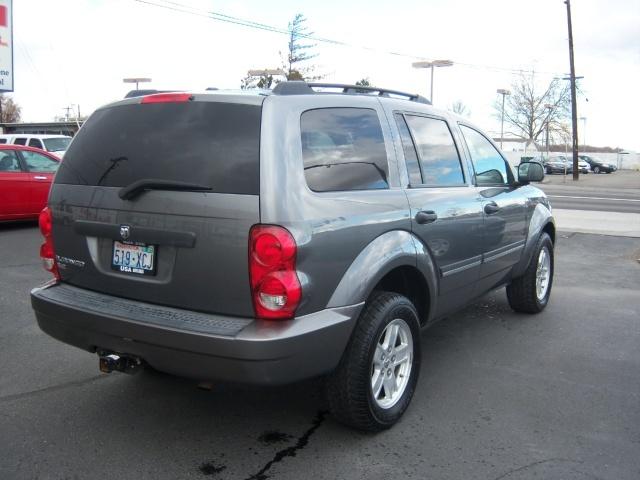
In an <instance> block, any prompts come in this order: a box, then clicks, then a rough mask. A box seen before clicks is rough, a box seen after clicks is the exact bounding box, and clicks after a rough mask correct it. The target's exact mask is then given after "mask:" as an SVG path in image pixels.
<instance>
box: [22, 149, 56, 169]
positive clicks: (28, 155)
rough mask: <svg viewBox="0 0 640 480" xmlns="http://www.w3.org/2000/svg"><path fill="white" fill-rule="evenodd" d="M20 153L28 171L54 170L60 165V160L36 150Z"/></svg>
mask: <svg viewBox="0 0 640 480" xmlns="http://www.w3.org/2000/svg"><path fill="white" fill-rule="evenodd" d="M20 153H21V155H22V158H23V159H24V161H25V163H26V164H27V169H28V170H29V171H30V172H55V171H56V170H58V167H59V166H60V162H57V161H55V160H51V159H50V158H48V157H45V156H44V155H40V154H39V153H36V152H28V151H22V152H20Z"/></svg>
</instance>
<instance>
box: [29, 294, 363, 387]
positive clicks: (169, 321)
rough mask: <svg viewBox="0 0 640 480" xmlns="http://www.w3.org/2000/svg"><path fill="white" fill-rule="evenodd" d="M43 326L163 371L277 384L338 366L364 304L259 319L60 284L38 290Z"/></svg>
mask: <svg viewBox="0 0 640 480" xmlns="http://www.w3.org/2000/svg"><path fill="white" fill-rule="evenodd" d="M31 304H32V306H33V309H34V311H35V314H36V318H37V321H38V325H39V326H40V328H41V329H42V330H43V331H44V332H46V333H47V334H49V335H51V336H52V337H54V338H56V339H58V340H60V341H62V342H65V343H68V344H70V345H74V346H76V347H79V348H82V349H84V350H87V351H89V352H95V351H96V350H98V349H104V350H110V351H114V352H118V353H124V354H131V355H136V356H139V357H141V358H143V359H144V360H145V361H146V362H147V363H148V364H150V365H151V366H152V367H154V368H156V369H157V370H160V371H164V372H167V373H172V374H174V375H180V376H184V377H190V378H195V379H198V380H223V381H231V382H240V383H251V384H261V385H276V384H285V383H290V382H294V381H297V380H302V379H304V378H310V377H314V376H318V375H322V374H324V373H328V372H330V371H331V370H333V369H334V368H335V367H336V366H337V364H338V362H339V361H340V358H341V356H342V353H343V351H344V349H345V348H346V345H347V342H348V340H349V337H350V336H351V332H352V330H353V327H354V325H355V320H356V319H357V317H358V314H359V313H360V309H361V308H362V304H358V305H351V306H347V307H339V308H332V309H326V310H322V311H319V312H316V313H312V314H309V315H305V316H302V317H298V318H296V319H294V320H289V321H260V320H254V319H243V318H236V317H226V316H221V315H209V314H201V313H197V312H190V311H187V310H179V309H175V308H169V307H163V306H159V305H153V304H148V303H143V302H137V301H133V300H126V299H122V298H119V297H112V296H109V295H104V294H101V293H97V292H93V291H89V290H85V289H81V288H77V287H73V286H70V285H67V284H63V283H59V284H53V285H45V286H43V287H40V288H36V289H34V290H32V291H31Z"/></svg>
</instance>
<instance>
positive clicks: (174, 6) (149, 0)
mask: <svg viewBox="0 0 640 480" xmlns="http://www.w3.org/2000/svg"><path fill="white" fill-rule="evenodd" d="M133 1H134V2H137V3H141V4H145V5H148V6H153V7H159V8H164V9H167V10H172V11H175V12H180V13H186V14H188V15H194V16H198V17H202V18H208V19H210V20H216V21H218V22H224V23H230V24H233V25H239V26H242V27H247V28H253V29H256V30H262V31H267V32H271V33H277V34H282V35H287V36H288V35H290V34H291V32H290V31H289V30H288V29H284V28H279V27H274V26H272V25H268V24H265V23H260V22H254V21H252V20H247V19H243V18H240V17H234V16H232V15H226V14H224V13H221V12H216V11H210V10H201V9H198V8H195V7H192V6H190V5H185V4H183V3H179V2H174V1H170V0H164V3H157V2H156V1H153V0H133ZM160 1H162V0H160ZM298 36H299V37H301V38H306V39H308V40H313V41H315V42H321V43H326V44H329V45H335V46H340V47H349V48H356V49H360V50H366V51H370V52H374V53H381V54H385V55H391V56H396V57H403V58H408V59H412V60H424V59H425V57H424V56H421V55H412V54H408V53H403V52H395V51H390V50H382V49H378V48H374V47H368V46H366V45H355V44H352V43H348V42H343V41H340V40H335V39H331V38H326V37H319V36H316V35H314V34H298ZM455 64H456V65H460V66H464V67H469V68H475V69H482V70H490V71H496V72H507V73H511V74H513V75H519V74H526V73H540V74H546V75H559V74H558V72H545V71H537V70H527V69H520V68H508V67H499V66H494V65H481V64H472V63H465V62H455Z"/></svg>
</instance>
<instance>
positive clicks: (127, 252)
mask: <svg viewBox="0 0 640 480" xmlns="http://www.w3.org/2000/svg"><path fill="white" fill-rule="evenodd" d="M111 268H112V269H113V270H117V271H119V272H125V273H133V274H136V275H155V274H156V247H155V245H145V244H143V243H122V242H118V241H117V240H116V241H114V242H113V255H112V256H111Z"/></svg>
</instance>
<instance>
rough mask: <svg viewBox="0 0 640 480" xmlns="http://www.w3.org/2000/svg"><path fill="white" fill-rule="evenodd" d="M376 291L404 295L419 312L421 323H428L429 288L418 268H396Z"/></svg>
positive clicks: (381, 281)
mask: <svg viewBox="0 0 640 480" xmlns="http://www.w3.org/2000/svg"><path fill="white" fill-rule="evenodd" d="M374 290H385V291H387V292H395V293H399V294H400V295H404V296H405V297H407V298H408V299H409V300H411V302H413V304H414V305H415V307H416V309H417V310H418V316H419V318H420V323H421V324H424V323H426V321H427V318H428V316H429V307H430V299H429V286H428V284H427V281H426V280H425V278H424V276H423V275H422V274H421V273H420V271H419V270H418V269H417V268H415V267H410V266H402V267H397V268H394V269H393V270H391V271H390V272H389V273H387V274H386V275H385V276H384V277H383V278H382V279H381V280H380V281H379V282H378V284H377V285H376V286H375V288H374Z"/></svg>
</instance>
